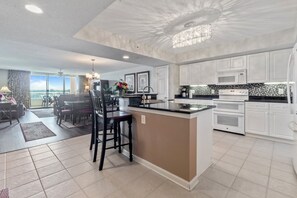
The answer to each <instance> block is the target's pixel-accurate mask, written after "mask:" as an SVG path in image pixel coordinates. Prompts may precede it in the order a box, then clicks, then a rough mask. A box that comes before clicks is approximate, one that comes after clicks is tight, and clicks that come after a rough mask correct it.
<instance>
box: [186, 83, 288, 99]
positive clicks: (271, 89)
mask: <svg viewBox="0 0 297 198" xmlns="http://www.w3.org/2000/svg"><path fill="white" fill-rule="evenodd" d="M188 88H189V89H190V90H195V93H194V94H195V95H218V94H219V90H220V89H248V90H249V95H250V96H286V95H287V85H286V84H264V83H255V84H246V85H208V86H204V87H201V86H195V87H194V86H190V87H188ZM279 89H283V91H284V94H279ZM212 90H214V92H213V93H212Z"/></svg>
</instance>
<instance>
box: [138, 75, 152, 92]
mask: <svg viewBox="0 0 297 198" xmlns="http://www.w3.org/2000/svg"><path fill="white" fill-rule="evenodd" d="M146 86H150V72H149V71H145V72H139V73H137V92H138V93H142V91H143V88H145V87H146ZM144 92H145V93H149V92H150V89H145V90H144Z"/></svg>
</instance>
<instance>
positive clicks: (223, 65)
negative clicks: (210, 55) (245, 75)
mask: <svg viewBox="0 0 297 198" xmlns="http://www.w3.org/2000/svg"><path fill="white" fill-rule="evenodd" d="M216 62H217V71H228V70H236V69H246V56H237V57H232V58H226V59H220V60H217V61H216Z"/></svg>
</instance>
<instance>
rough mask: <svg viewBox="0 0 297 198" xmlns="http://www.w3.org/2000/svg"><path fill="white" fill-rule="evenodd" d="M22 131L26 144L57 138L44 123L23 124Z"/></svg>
mask: <svg viewBox="0 0 297 198" xmlns="http://www.w3.org/2000/svg"><path fill="white" fill-rule="evenodd" d="M21 129H22V132H23V135H24V138H25V140H26V142H28V141H32V140H38V139H43V138H47V137H52V136H56V134H55V133H53V132H52V131H51V130H50V129H49V128H47V127H46V126H45V125H44V124H43V123H42V122H31V123H22V124H21Z"/></svg>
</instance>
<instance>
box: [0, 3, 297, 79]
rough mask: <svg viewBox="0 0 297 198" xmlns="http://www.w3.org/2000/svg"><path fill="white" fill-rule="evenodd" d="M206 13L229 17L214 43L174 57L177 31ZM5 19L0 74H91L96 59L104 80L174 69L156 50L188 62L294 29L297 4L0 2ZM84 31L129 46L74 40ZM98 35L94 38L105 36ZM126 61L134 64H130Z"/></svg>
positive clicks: (217, 25) (0, 23)
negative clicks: (130, 71) (143, 68)
mask: <svg viewBox="0 0 297 198" xmlns="http://www.w3.org/2000/svg"><path fill="white" fill-rule="evenodd" d="M28 3H30V4H35V5H37V6H39V7H41V8H42V9H43V10H44V14H42V15H36V14H32V13H30V12H28V11H27V10H25V8H24V5H25V4H28ZM202 8H220V9H221V10H222V14H221V15H220V17H219V18H218V19H217V20H215V21H214V22H213V23H212V25H213V30H214V35H213V38H212V39H211V40H209V41H207V42H205V43H202V44H200V45H195V46H193V47H186V48H183V49H177V50H173V49H172V45H171V36H172V34H173V33H175V32H176V28H180V27H182V24H183V23H182V22H185V21H187V20H188V18H190V17H192V16H195V17H197V16H198V15H199V13H198V14H197V12H198V11H199V10H201V9H202ZM0 18H1V20H0V30H1V31H0V43H1V45H0V68H10V69H24V70H30V71H44V72H53V73H55V71H58V70H59V69H60V68H62V69H63V70H64V71H65V73H72V74H84V73H86V72H88V71H89V70H90V59H91V58H95V59H96V60H97V61H96V70H98V72H100V73H105V72H110V71H115V70H119V69H126V68H132V67H138V66H140V65H151V66H157V65H165V64H168V63H169V61H168V58H165V57H164V58H161V56H160V57H157V58H156V56H151V55H152V54H158V52H159V51H158V50H154V49H160V50H161V51H164V52H166V53H167V52H168V53H169V54H182V53H185V52H192V51H195V50H197V49H201V48H202V49H203V48H204V47H209V46H215V45H217V44H221V43H226V42H227V43H230V42H234V41H237V40H243V39H245V38H252V37H255V36H259V35H265V34H269V33H274V32H279V31H282V30H286V29H290V28H294V27H295V25H296V19H297V1H296V0H187V1H185V0H149V1H147V0H142V1H141V0H62V1H61V0H50V1H44V0H22V1H20V0H9V1H8V0H0ZM199 20H202V21H203V20H205V17H204V16H203V17H200V18H199ZM92 27H96V28H93V29H92ZM98 27H99V28H98ZM85 28H91V29H90V30H96V31H97V30H98V31H99V30H100V29H102V30H104V31H106V32H110V33H111V35H119V37H117V38H118V39H121V38H122V39H123V42H122V43H120V44H119V45H121V47H116V45H108V43H107V44H106V43H104V42H102V43H100V42H93V41H92V40H91V39H83V38H81V39H78V38H75V37H74V36H75V35H76V34H77V33H78V32H80V31H82V30H84V29H85ZM96 31H95V32H93V36H94V35H95V37H96V34H97V33H99V32H96ZM96 39H98V38H96ZM110 40H113V37H112V38H110ZM129 41H131V42H129ZM132 41H135V43H137V44H138V43H141V44H143V46H149V47H151V48H146V49H148V50H147V51H146V52H150V53H140V50H141V48H138V46H137V47H136V48H133V47H131V46H132V43H133V42H132ZM129 45H130V46H129ZM126 46H128V47H126ZM140 47H141V46H140ZM143 49H144V48H143ZM161 51H160V52H161ZM124 54H128V55H129V56H130V57H131V58H130V59H129V60H127V61H125V62H123V59H122V56H123V55H124ZM153 57H154V58H153ZM173 57H174V56H173ZM161 59H162V60H161ZM165 60H167V61H165ZM171 62H172V61H171Z"/></svg>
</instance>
